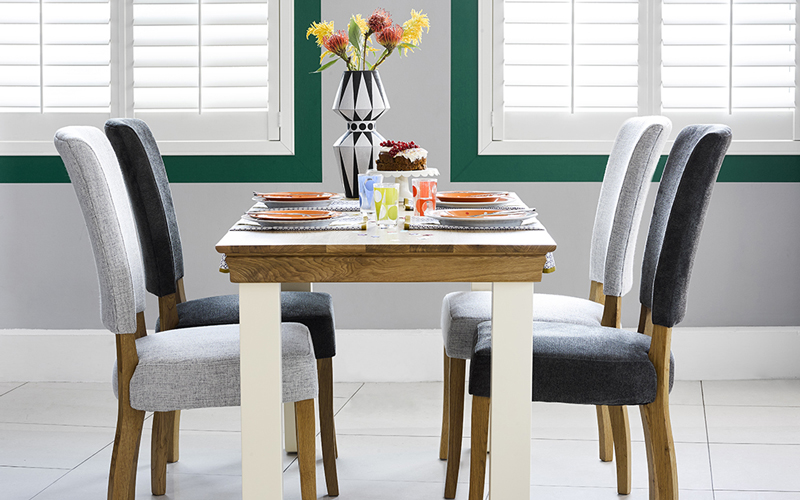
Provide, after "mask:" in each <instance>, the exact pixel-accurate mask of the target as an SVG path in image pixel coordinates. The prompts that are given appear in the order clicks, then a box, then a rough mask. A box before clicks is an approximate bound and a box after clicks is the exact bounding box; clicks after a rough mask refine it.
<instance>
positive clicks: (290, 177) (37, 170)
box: [0, 0, 322, 183]
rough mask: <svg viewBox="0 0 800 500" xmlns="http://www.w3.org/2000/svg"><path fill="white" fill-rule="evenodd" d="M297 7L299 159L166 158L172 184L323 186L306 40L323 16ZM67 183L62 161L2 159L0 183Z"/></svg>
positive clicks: (307, 2)
mask: <svg viewBox="0 0 800 500" xmlns="http://www.w3.org/2000/svg"><path fill="white" fill-rule="evenodd" d="M294 5H295V18H294V35H295V36H294V38H295V44H294V92H295V109H294V112H295V154H294V155H291V156H290V155H283V156H275V155H268V156H267V155H265V156H258V155H253V156H234V155H230V156H165V157H164V164H165V165H166V167H167V174H168V175H169V179H170V181H171V182H322V75H319V74H310V73H311V72H312V71H314V70H316V69H317V64H316V63H317V62H318V60H319V48H318V47H317V46H316V44H314V43H313V42H311V41H309V40H306V36H305V35H306V29H307V28H308V26H309V25H310V24H311V22H312V21H319V20H320V16H321V15H322V12H321V9H320V0H295V2H294ZM97 126H98V127H100V128H102V127H103V124H102V123H98V124H97ZM53 133H55V130H54V131H53ZM309 144H311V145H317V147H309V146H308V145H309ZM64 182H69V177H68V176H67V172H66V170H65V169H64V164H63V163H62V162H61V158H60V157H58V156H0V183H64Z"/></svg>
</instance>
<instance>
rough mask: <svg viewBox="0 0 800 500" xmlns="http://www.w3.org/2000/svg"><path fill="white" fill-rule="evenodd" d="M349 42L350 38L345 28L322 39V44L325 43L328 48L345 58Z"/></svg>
mask: <svg viewBox="0 0 800 500" xmlns="http://www.w3.org/2000/svg"><path fill="white" fill-rule="evenodd" d="M348 43H349V39H348V38H347V33H345V32H344V30H339V31H337V32H335V33H333V34H332V35H329V36H326V37H325V38H323V39H322V45H324V46H325V48H326V49H327V50H329V51H331V52H333V53H334V54H336V55H337V56H341V57H344V58H346V55H345V53H346V51H347V44H348Z"/></svg>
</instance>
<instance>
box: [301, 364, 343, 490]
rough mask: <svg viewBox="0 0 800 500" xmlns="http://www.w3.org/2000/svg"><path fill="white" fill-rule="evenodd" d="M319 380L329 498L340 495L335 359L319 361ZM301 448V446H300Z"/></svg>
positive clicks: (321, 432)
mask: <svg viewBox="0 0 800 500" xmlns="http://www.w3.org/2000/svg"><path fill="white" fill-rule="evenodd" d="M317 376H318V380H319V428H320V439H321V441H322V464H323V466H324V467H325V484H326V485H327V487H328V496H331V497H335V496H338V495H339V479H338V477H337V475H336V428H335V427H334V425H333V359H332V358H325V359H318V360H317ZM298 447H299V446H298Z"/></svg>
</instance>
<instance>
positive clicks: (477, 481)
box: [469, 125, 731, 500]
mask: <svg viewBox="0 0 800 500" xmlns="http://www.w3.org/2000/svg"><path fill="white" fill-rule="evenodd" d="M730 141H731V130H730V128H728V127H726V126H724V125H693V126H690V127H687V128H685V129H683V130H682V131H681V133H680V134H679V135H678V137H677V138H676V140H675V144H674V146H673V148H672V151H671V153H670V157H669V160H668V161H667V165H666V167H665V170H664V175H663V177H662V181H661V184H660V186H659V191H658V195H657V198H656V204H655V208H654V211H653V217H652V219H651V223H650V230H649V233H648V237H647V243H646V246H645V254H644V259H643V264H642V280H641V289H640V293H639V295H640V300H641V303H642V311H641V317H640V321H639V331H638V333H634V332H629V331H625V330H621V329H618V328H609V327H604V326H589V325H578V324H569V323H555V322H550V323H546V322H537V323H534V325H533V395H532V396H533V400H534V401H545V402H559V403H572V404H593V405H614V406H619V405H638V406H639V407H640V410H641V415H642V423H643V426H644V429H645V432H644V435H645V443H646V448H647V457H648V471H649V476H650V489H651V491H650V498H659V499H660V500H674V499H677V498H678V478H677V469H676V465H675V447H674V443H673V439H672V430H671V424H670V417H669V391H670V389H671V388H672V381H673V377H674V361H673V359H672V356H671V353H670V339H671V332H672V327H673V326H675V325H676V324H678V323H680V322H681V321H682V320H683V317H684V315H685V312H686V302H687V291H688V285H689V278H690V277H691V272H692V264H693V263H694V257H695V254H696V252H697V247H698V244H699V240H700V233H701V230H702V227H703V221H704V219H705V214H706V211H707V209H708V204H709V202H710V199H711V193H712V190H713V188H714V184H715V181H716V178H717V175H718V173H719V169H720V167H721V165H722V161H723V159H724V157H725V152H726V151H727V149H728V146H729V145H730ZM613 238H614V236H613V235H612V244H613ZM605 276H606V284H608V283H609V279H613V280H616V279H617V278H618V273H617V272H616V270H615V269H613V266H612V265H610V264H609V263H607V264H606V274H605ZM491 331H492V326H491V322H484V323H481V324H480V325H479V326H478V333H477V340H476V344H475V348H474V350H473V355H472V362H471V365H470V380H469V392H470V394H472V395H473V406H472V422H473V424H472V428H473V434H472V450H471V460H472V463H471V467H470V470H471V475H470V494H469V498H470V499H471V500H474V499H479V498H482V497H483V488H484V479H485V467H486V438H487V436H486V432H485V429H486V426H487V421H488V418H489V405H490V400H489V397H490V385H491V347H492V346H491ZM476 429H477V430H479V431H478V432H476ZM614 431H615V432H616V428H615V429H614ZM627 439H628V442H627V443H626V445H627V447H628V448H629V447H630V436H628V437H627ZM615 443H616V436H615ZM628 457H630V454H628ZM628 459H629V458H628Z"/></svg>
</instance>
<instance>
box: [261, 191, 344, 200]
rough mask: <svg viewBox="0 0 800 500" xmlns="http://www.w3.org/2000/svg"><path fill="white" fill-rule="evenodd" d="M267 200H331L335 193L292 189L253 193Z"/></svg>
mask: <svg viewBox="0 0 800 500" xmlns="http://www.w3.org/2000/svg"><path fill="white" fill-rule="evenodd" d="M253 194H255V195H256V196H257V197H259V198H262V199H264V200H267V201H324V200H329V199H331V198H332V197H333V196H335V193H318V192H312V191H291V192H284V193H253Z"/></svg>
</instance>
